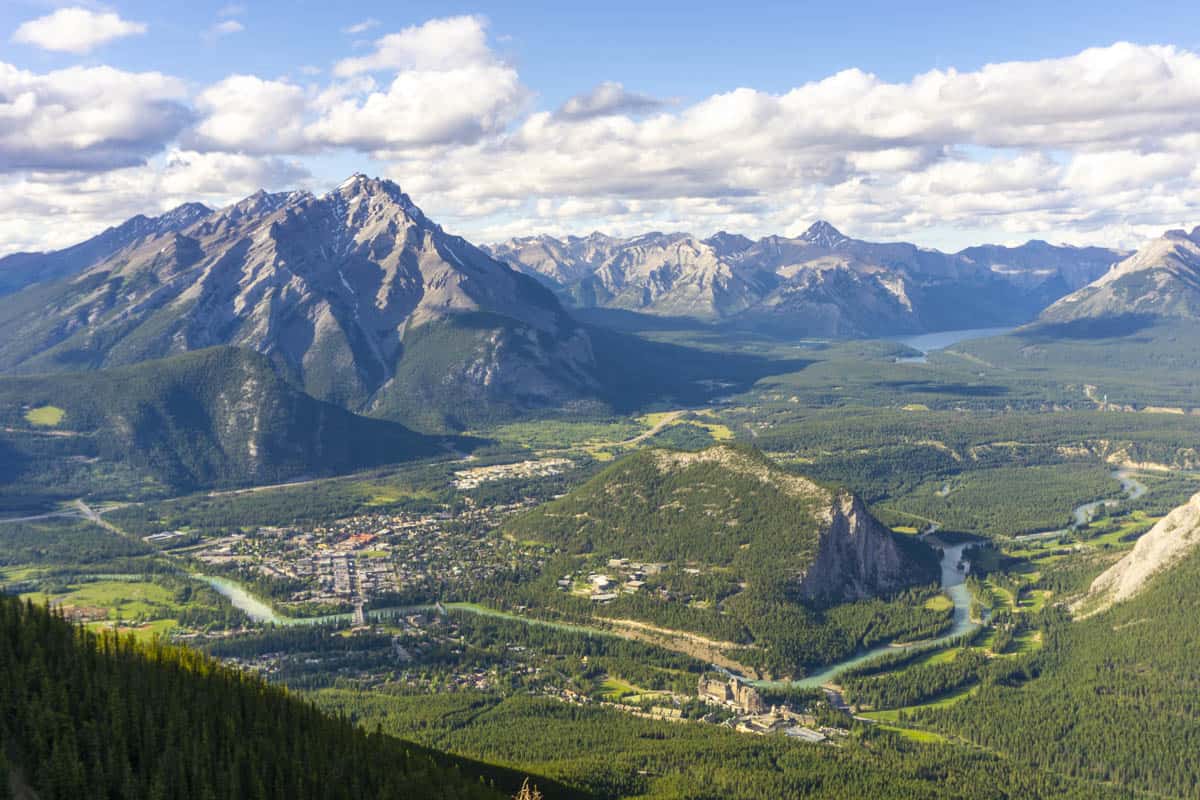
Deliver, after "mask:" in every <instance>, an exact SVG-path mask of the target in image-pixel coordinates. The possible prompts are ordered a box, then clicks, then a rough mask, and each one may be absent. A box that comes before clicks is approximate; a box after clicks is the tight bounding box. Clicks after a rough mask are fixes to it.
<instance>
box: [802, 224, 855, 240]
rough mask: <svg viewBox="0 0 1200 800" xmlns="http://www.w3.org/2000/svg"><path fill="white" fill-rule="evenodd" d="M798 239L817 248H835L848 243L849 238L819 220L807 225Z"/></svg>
mask: <svg viewBox="0 0 1200 800" xmlns="http://www.w3.org/2000/svg"><path fill="white" fill-rule="evenodd" d="M800 239H801V240H802V241H805V242H808V243H809V244H815V245H818V246H819V247H837V246H838V245H840V244H842V243H844V242H848V241H850V237H848V236H846V235H845V234H843V233H842V232H841V231H839V230H838V229H837V228H835V227H833V225H831V224H829V223H828V222H826V221H825V220H823V219H819V220H817V221H816V222H814V223H813V224H812V225H809V226H808V230H806V231H805V232H804V233H802V234H800Z"/></svg>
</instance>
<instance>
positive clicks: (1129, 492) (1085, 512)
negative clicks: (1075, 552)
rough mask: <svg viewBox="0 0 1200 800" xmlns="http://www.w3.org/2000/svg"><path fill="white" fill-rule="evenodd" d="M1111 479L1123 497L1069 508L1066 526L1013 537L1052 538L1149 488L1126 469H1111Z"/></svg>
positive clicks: (1021, 538) (1022, 538) (1069, 530)
mask: <svg viewBox="0 0 1200 800" xmlns="http://www.w3.org/2000/svg"><path fill="white" fill-rule="evenodd" d="M1112 476H1113V480H1115V481H1119V482H1120V484H1121V491H1123V492H1125V499H1124V500H1118V499H1115V498H1111V497H1110V498H1107V499H1105V500H1093V501H1092V502H1090V503H1084V504H1083V505H1079V506H1076V507H1075V508H1074V509H1072V510H1071V525H1070V527H1067V528H1058V529H1056V530H1052V531H1041V532H1040V533H1023V534H1021V535H1020V536H1015V537H1013V538H1015V539H1017V540H1019V541H1029V540H1035V539H1053V538H1056V537H1058V536H1062V535H1063V534H1065V533H1070V532H1071V531H1073V530H1075V529H1076V528H1082V527H1084V526H1085V525H1087V524H1089V523H1090V522H1091V521H1092V520H1093V519H1095V518H1096V513H1097V512H1098V511H1103V510H1105V509H1109V508H1116V507H1117V506H1119V505H1121V503H1124V502H1129V501H1131V500H1137V499H1138V498H1139V497H1141V496H1142V495H1144V494H1145V493H1146V492H1147V491H1149V489H1148V488H1147V487H1146V484H1144V483H1142V482H1141V481H1139V480H1138V479H1137V478H1135V477H1133V474H1132V473H1131V472H1130V471H1129V470H1127V469H1117V470H1113V473H1112Z"/></svg>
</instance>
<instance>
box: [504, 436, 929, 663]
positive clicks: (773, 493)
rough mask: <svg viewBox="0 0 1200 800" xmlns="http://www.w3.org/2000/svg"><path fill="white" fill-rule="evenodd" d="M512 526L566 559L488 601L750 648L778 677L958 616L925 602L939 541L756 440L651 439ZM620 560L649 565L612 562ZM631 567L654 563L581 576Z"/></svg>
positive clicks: (742, 654) (751, 656)
mask: <svg viewBox="0 0 1200 800" xmlns="http://www.w3.org/2000/svg"><path fill="white" fill-rule="evenodd" d="M506 534H507V535H509V536H511V537H514V538H516V539H518V540H523V541H529V540H532V541H539V542H544V543H547V544H550V545H553V546H556V547H559V548H561V550H562V551H563V553H564V557H563V558H558V559H555V560H553V561H552V562H550V563H549V564H548V565H547V568H546V572H545V574H543V575H542V576H541V578H540V579H539V580H538V581H536V582H535V583H534V584H531V585H530V586H527V587H526V586H515V587H509V588H507V589H505V590H503V591H498V593H497V596H495V597H490V596H489V597H486V598H484V599H485V600H488V601H494V602H500V603H502V604H503V603H505V602H507V603H508V604H510V605H511V604H516V603H519V604H521V605H525V606H529V607H531V608H538V607H549V608H552V609H554V610H555V611H556V612H557V613H559V614H563V615H566V616H567V617H568V618H571V619H576V620H582V619H586V618H587V617H588V616H591V615H596V616H599V617H606V618H617V619H635V620H641V621H644V622H648V623H650V624H653V625H657V626H661V627H663V628H668V629H671V630H685V631H691V632H694V633H698V634H701V635H703V636H707V637H712V638H715V639H717V640H719V641H721V642H725V643H737V644H739V645H743V644H744V645H751V646H750V647H747V648H744V649H741V650H739V652H738V653H737V662H738V663H739V664H742V665H744V666H746V667H748V668H752V669H755V670H759V671H762V672H764V673H769V674H774V675H781V674H783V675H786V674H797V673H798V672H801V671H802V670H804V669H807V668H808V667H811V666H813V665H816V664H822V663H828V662H829V661H832V660H836V659H838V658H841V657H844V656H847V655H850V654H851V653H853V652H854V651H855V650H856V649H857V648H859V647H863V646H867V645H869V644H871V643H878V642H881V641H888V640H891V639H895V638H898V637H908V638H913V639H918V638H925V637H928V636H932V635H935V634H937V633H938V632H940V631H941V630H942V629H944V628H945V627H946V626H948V625H949V624H950V615H949V613H948V612H945V611H932V610H929V609H927V608H925V605H924V604H925V600H926V599H927V597H928V595H929V594H930V593H932V592H934V591H936V590H934V589H931V588H929V586H930V585H931V584H934V583H936V581H937V579H938V567H937V559H936V557H935V556H934V554H933V552H932V551H931V550H930V549H929V548H927V547H925V546H924V545H923V544H921V543H920V542H917V541H915V540H912V539H906V538H905V537H900V536H897V535H895V534H893V533H892V532H891V531H890V530H888V529H887V528H885V527H884V526H882V525H881V524H880V523H878V522H877V521H876V520H875V519H874V518H873V517H871V515H870V513H869V512H868V511H867V510H866V507H865V506H864V505H863V504H862V503H861V501H859V500H858V499H857V498H855V497H854V496H853V495H852V494H850V493H849V492H846V491H844V490H837V489H831V488H827V487H823V486H821V485H819V484H817V483H814V482H813V481H810V480H808V479H807V478H804V477H801V476H798V475H796V474H793V473H791V472H789V471H787V470H785V469H783V468H781V467H779V466H778V465H776V464H774V463H773V462H772V461H770V460H769V459H767V458H766V457H764V456H763V455H762V454H761V453H759V452H757V451H756V450H753V449H751V448H749V447H745V446H741V445H718V446H714V447H710V448H708V449H706V450H703V451H700V452H695V453H693V452H684V451H674V450H667V449H658V448H650V449H646V450H642V451H639V452H637V453H635V454H633V455H631V456H628V457H626V458H624V459H622V460H621V461H618V462H617V463H615V464H613V465H612V466H610V467H608V468H606V469H605V470H603V471H602V472H600V473H599V474H598V475H596V476H595V477H594V478H592V479H591V480H590V481H588V482H587V483H585V484H584V485H583V486H581V487H579V488H577V489H575V490H574V491H572V492H570V493H568V494H567V495H565V496H564V497H561V498H559V499H557V500H554V501H552V502H550V503H546V504H545V505H543V506H540V507H539V508H537V509H535V510H533V511H532V512H530V513H528V514H526V515H524V516H523V517H520V518H518V519H516V520H514V521H512V522H510V523H509V524H508V525H507V526H506ZM609 559H625V560H628V561H629V562H631V563H632V564H634V565H635V566H634V567H631V568H626V567H617V568H616V569H613V568H612V567H611V565H608V564H607V563H606V562H607V561H608V560H609ZM643 562H644V563H643ZM622 569H626V570H628V569H634V570H635V572H634V574H637V575H641V574H642V572H641V571H639V570H644V572H645V573H646V574H645V576H644V580H640V579H639V580H638V581H637V582H635V583H634V584H632V585H631V584H626V585H625V588H624V589H620V590H618V591H616V592H614V593H613V594H612V595H611V596H608V597H606V596H603V595H602V596H600V597H599V598H597V596H596V595H595V594H593V595H592V596H591V598H590V599H589V597H588V596H586V594H585V593H582V592H581V591H580V590H578V589H576V588H575V584H576V583H578V582H580V580H581V578H580V576H583V575H586V574H587V573H588V572H589V571H590V570H595V571H596V572H597V573H606V572H611V573H612V574H613V575H618V574H620V573H619V570H622ZM564 574H567V575H572V576H575V578H574V579H563V577H562V576H563V575H564ZM606 577H607V576H606ZM638 584H642V585H640V586H639V585H638ZM913 587H921V588H916V589H914V588H913ZM585 591H586V590H585ZM880 598H887V599H888V600H889V601H891V602H884V601H883V600H882V599H880ZM598 600H599V601H600V602H597V601H598ZM849 601H855V602H849Z"/></svg>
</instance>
